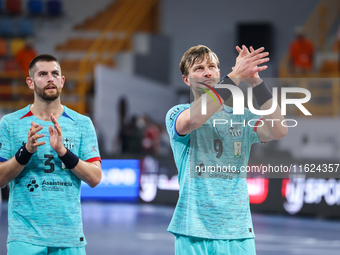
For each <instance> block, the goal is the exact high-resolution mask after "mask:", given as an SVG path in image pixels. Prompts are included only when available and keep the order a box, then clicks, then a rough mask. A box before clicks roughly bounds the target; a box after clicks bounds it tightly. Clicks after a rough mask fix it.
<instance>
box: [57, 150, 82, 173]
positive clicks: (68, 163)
mask: <svg viewBox="0 0 340 255" xmlns="http://www.w3.org/2000/svg"><path fill="white" fill-rule="evenodd" d="M58 157H59V158H60V159H61V161H62V162H63V163H64V165H65V167H66V168H67V169H73V168H75V167H76V165H77V164H78V162H79V158H78V157H77V155H75V154H74V153H73V152H72V151H70V150H69V149H67V152H66V154H65V155H64V156H61V157H60V156H58Z"/></svg>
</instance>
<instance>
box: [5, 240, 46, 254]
mask: <svg viewBox="0 0 340 255" xmlns="http://www.w3.org/2000/svg"><path fill="white" fill-rule="evenodd" d="M18 254H20V255H47V247H45V246H40V245H35V244H29V243H25V242H9V243H7V255H18Z"/></svg>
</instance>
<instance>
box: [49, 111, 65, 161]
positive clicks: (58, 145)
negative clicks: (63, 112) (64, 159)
mask: <svg viewBox="0 0 340 255" xmlns="http://www.w3.org/2000/svg"><path fill="white" fill-rule="evenodd" d="M50 119H51V121H52V122H53V124H54V129H53V127H52V126H49V127H48V131H49V132H50V143H51V147H52V148H53V150H55V151H56V152H57V154H58V155H59V156H63V155H64V154H65V153H66V152H67V150H66V148H65V147H64V144H63V135H62V131H61V127H60V125H59V123H58V121H57V119H56V118H55V117H54V116H53V114H51V115H50Z"/></svg>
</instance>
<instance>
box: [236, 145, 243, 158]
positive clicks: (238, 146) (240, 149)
mask: <svg viewBox="0 0 340 255" xmlns="http://www.w3.org/2000/svg"><path fill="white" fill-rule="evenodd" d="M241 153H242V142H234V158H240V157H241Z"/></svg>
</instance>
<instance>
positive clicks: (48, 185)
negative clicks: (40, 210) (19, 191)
mask: <svg viewBox="0 0 340 255" xmlns="http://www.w3.org/2000/svg"><path fill="white" fill-rule="evenodd" d="M41 185H42V191H65V188H66V187H70V186H73V184H72V182H70V181H60V180H43V182H42V184H41Z"/></svg>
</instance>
